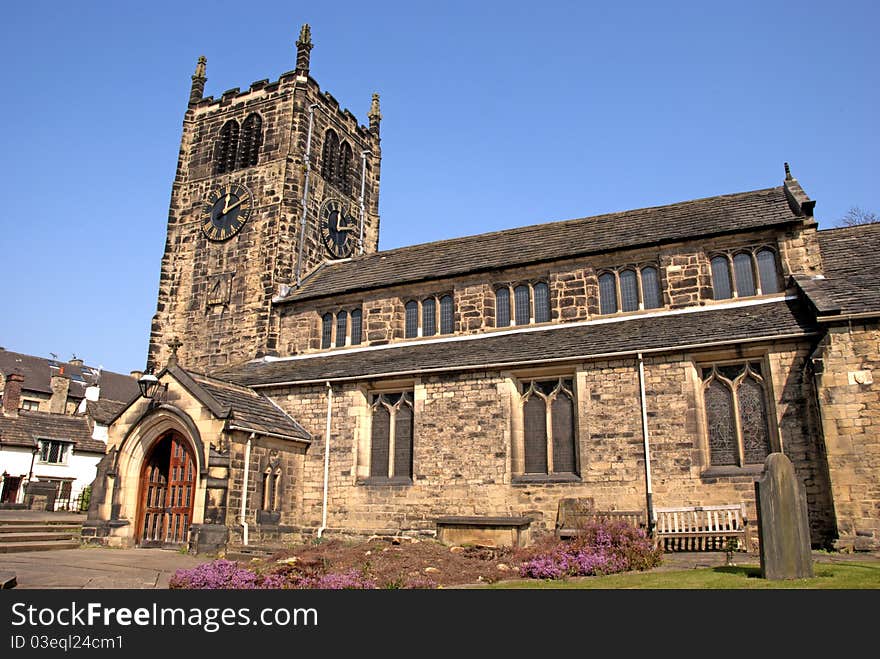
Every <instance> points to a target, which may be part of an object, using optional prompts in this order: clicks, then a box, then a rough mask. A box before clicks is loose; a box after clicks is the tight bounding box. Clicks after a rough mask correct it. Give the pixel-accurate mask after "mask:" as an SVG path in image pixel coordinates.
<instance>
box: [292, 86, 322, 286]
mask: <svg viewBox="0 0 880 659" xmlns="http://www.w3.org/2000/svg"><path fill="white" fill-rule="evenodd" d="M317 107H318V104H317V103H312V104H311V105H310V106H309V133H308V136H307V137H306V161H305V165H304V167H305V180H304V182H303V198H302V219H301V220H300V223H299V253H298V254H297V257H296V285H297V287H298V286H299V285H300V282H301V281H302V259H303V247H304V245H305V240H306V215H307V213H308V211H309V172H311V171H312V158H311V154H312V127H313V126H314V124H315V109H316V108H317Z"/></svg>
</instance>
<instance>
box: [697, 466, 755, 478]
mask: <svg viewBox="0 0 880 659" xmlns="http://www.w3.org/2000/svg"><path fill="white" fill-rule="evenodd" d="M762 473H764V465H746V466H745V467H734V466H724V467H709V468H707V469H706V470H705V471H703V472H701V473H700V478H723V477H724V476H760V475H761V474H762Z"/></svg>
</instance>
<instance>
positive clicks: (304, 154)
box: [148, 25, 381, 371]
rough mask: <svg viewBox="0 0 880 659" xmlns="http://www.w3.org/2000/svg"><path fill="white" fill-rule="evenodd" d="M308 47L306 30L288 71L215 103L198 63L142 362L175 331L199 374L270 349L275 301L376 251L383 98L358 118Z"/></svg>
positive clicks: (154, 360)
mask: <svg viewBox="0 0 880 659" xmlns="http://www.w3.org/2000/svg"><path fill="white" fill-rule="evenodd" d="M312 46H313V44H312V39H311V31H310V28H309V26H308V25H304V26H303V27H302V30H301V31H300V35H299V39H298V40H297V42H296V49H297V53H296V69H295V70H293V71H289V72H287V73H284V74H282V75H281V76H280V78H279V79H278V80H277V81H275V82H269V81H268V80H260V81H258V82H254V83H253V84H251V85H250V87H249V88H248V89H247V90H245V91H240V89H239V88H235V89H230V90H228V91H225V92H223V94H222V95H221V96H220V97H219V98H216V99H215V98H213V97H211V96H209V97H207V98H205V97H204V88H205V81H206V79H207V78H206V60H205V58H204V57H200V58H199V60H198V64H197V66H196V70H195V74H194V75H193V76H192V88H191V91H190V97H189V105H188V107H187V110H186V114H185V115H184V120H183V135H182V138H181V142H180V152H179V155H178V162H177V174H176V176H175V179H174V183H173V185H172V189H171V204H170V209H169V213H168V233H167V238H166V242H165V253H164V256H163V257H162V267H161V273H160V279H159V295H158V302H157V305H156V314H155V316H154V317H153V323H152V327H151V332H150V347H149V355H148V367H151V368H161V367H162V366H164V364H165V363H166V361H167V360H168V357H169V355H170V348H169V345H168V344H169V343H171V342H173V340H174V339H175V337H176V338H177V339H179V341H180V342H181V344H180V347H179V349H178V351H177V354H178V358H179V360H180V362H181V363H182V364H184V365H185V366H186V367H188V368H194V369H196V370H206V371H207V370H211V369H213V368H216V367H220V366H224V365H226V364H231V363H236V362H241V361H244V360H247V359H252V358H254V357H258V356H262V355H265V354H273V353H274V352H275V350H276V345H277V341H278V336H277V323H275V322H273V314H274V311H273V308H272V298H273V297H275V296H276V295H278V294H279V292H281V291H283V290H290V289H292V288H294V287H296V286H297V285H298V284H299V282H300V281H301V280H302V278H304V277H305V276H306V275H307V274H308V273H309V272H310V271H311V270H312V269H314V268H315V267H317V266H318V265H319V264H321V263H322V262H324V261H326V260H333V259H343V258H349V257H355V256H357V255H358V254H365V253H371V252H375V251H376V249H377V248H378V243H379V169H380V163H381V153H380V148H379V124H380V121H381V115H380V112H379V97H378V94H373V98H372V101H371V103H370V109H369V113H368V115H367V116H368V123H367V125H362V124H359V123H358V121H357V119H356V118H355V117H354V115H352V113H351V112H349V111H348V110H347V109H344V108H341V107H340V105H339V103H338V102H337V100H336V99H335V98H334V97H333V96H331V95H330V94H329V93H328V92H322V91H321V89H320V87H319V85H318V83H317V82H316V81H315V80H314V79H313V78H312V77H311V75H310V74H309V66H310V55H311V50H312Z"/></svg>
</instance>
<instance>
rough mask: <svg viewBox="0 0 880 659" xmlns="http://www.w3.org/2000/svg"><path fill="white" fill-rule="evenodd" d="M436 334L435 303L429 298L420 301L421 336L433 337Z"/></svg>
mask: <svg viewBox="0 0 880 659" xmlns="http://www.w3.org/2000/svg"><path fill="white" fill-rule="evenodd" d="M436 333H437V303H436V302H435V301H434V298H432V297H429V298H427V299H425V300H422V336H434V335H435V334H436Z"/></svg>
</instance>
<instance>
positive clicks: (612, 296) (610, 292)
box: [599, 272, 617, 314]
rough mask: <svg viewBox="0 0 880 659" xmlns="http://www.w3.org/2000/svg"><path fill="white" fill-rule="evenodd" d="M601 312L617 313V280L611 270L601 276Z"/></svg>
mask: <svg viewBox="0 0 880 659" xmlns="http://www.w3.org/2000/svg"><path fill="white" fill-rule="evenodd" d="M599 313H603V314H606V313H617V282H616V280H615V277H614V274H613V273H611V272H606V273H605V274H604V275H602V276H601V277H599Z"/></svg>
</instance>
